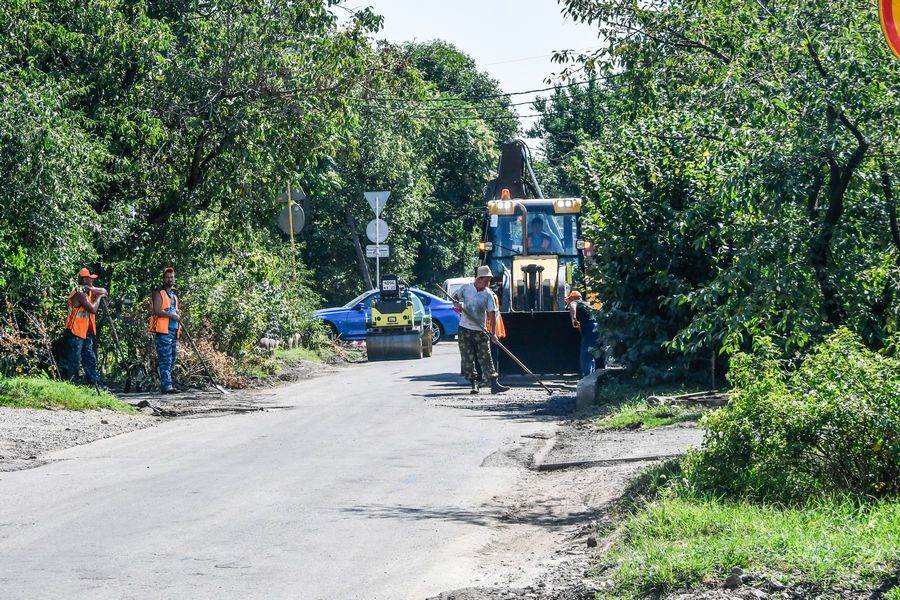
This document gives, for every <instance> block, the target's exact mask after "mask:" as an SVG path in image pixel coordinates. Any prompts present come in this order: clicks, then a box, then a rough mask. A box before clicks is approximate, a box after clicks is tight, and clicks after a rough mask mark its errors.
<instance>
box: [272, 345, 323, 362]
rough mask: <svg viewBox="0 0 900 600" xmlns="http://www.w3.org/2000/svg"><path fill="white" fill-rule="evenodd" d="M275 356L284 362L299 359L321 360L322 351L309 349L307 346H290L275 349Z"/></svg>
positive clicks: (297, 360) (298, 360)
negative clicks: (289, 347) (288, 347)
mask: <svg viewBox="0 0 900 600" xmlns="http://www.w3.org/2000/svg"><path fill="white" fill-rule="evenodd" d="M275 358H276V359H278V360H281V361H284V362H300V361H301V360H305V361H310V362H322V360H323V355H322V352H319V351H317V350H310V349H309V348H291V349H284V350H282V349H280V348H279V349H278V350H276V351H275Z"/></svg>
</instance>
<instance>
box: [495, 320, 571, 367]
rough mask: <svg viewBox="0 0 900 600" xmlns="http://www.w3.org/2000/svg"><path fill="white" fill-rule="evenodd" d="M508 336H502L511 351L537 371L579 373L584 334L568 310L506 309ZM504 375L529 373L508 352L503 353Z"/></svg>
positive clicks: (498, 365)
mask: <svg viewBox="0 0 900 600" xmlns="http://www.w3.org/2000/svg"><path fill="white" fill-rule="evenodd" d="M503 322H504V324H505V325H506V338H505V339H503V340H501V341H502V342H503V345H504V346H506V347H507V348H508V349H509V350H510V352H512V353H513V354H515V355H516V357H517V358H518V359H519V360H520V361H522V362H523V363H524V364H525V366H526V367H528V368H529V369H531V371H532V372H534V373H535V374H536V375H550V376H553V375H578V374H580V373H581V367H580V365H579V360H578V356H579V346H580V344H581V334H579V333H578V330H577V329H575V328H574V327H572V319H571V317H570V316H569V313H568V312H567V311H555V312H508V313H503ZM497 372H498V373H499V374H500V375H525V372H524V371H523V370H522V369H521V368H520V367H519V366H518V365H517V364H516V363H515V362H513V360H512V359H511V358H510V357H509V356H507V355H506V353H504V352H502V351H501V352H500V353H499V357H498V360H497Z"/></svg>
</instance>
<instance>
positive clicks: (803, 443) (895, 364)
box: [685, 329, 900, 503]
mask: <svg viewBox="0 0 900 600" xmlns="http://www.w3.org/2000/svg"><path fill="white" fill-rule="evenodd" d="M776 355H777V351H776V349H775V346H774V344H772V343H771V342H770V341H769V340H763V341H762V342H761V343H760V344H758V346H757V348H756V351H755V353H754V354H752V355H749V354H739V355H737V356H736V357H735V358H734V360H733V361H732V364H731V369H730V371H729V380H730V382H731V383H732V385H733V392H732V402H731V403H730V404H729V406H727V407H725V408H723V409H721V410H719V411H716V412H715V413H712V414H710V415H708V416H707V417H706V418H705V419H704V420H703V421H702V422H701V425H702V427H703V428H704V429H705V430H706V437H705V440H704V443H703V447H702V448H701V449H700V450H698V451H696V452H693V453H692V454H690V455H689V456H688V458H687V459H686V461H685V481H686V482H687V484H688V485H689V486H690V487H692V488H693V489H694V490H696V491H698V492H701V493H710V494H715V495H722V494H724V495H728V496H739V495H741V496H749V497H751V498H756V499H760V500H770V501H778V502H788V503H793V502H803V501H805V500H807V499H809V498H811V497H818V496H829V497H838V496H842V495H847V494H849V495H855V496H864V497H869V498H883V497H897V496H900V360H898V359H897V358H891V357H886V356H882V355H879V354H876V353H874V352H872V351H870V350H868V349H867V348H866V347H865V346H864V345H863V343H862V340H861V339H860V338H859V337H858V336H856V335H855V334H853V333H850V332H849V331H847V330H845V329H842V330H839V331H838V332H836V333H834V334H833V335H832V336H830V337H829V338H828V339H827V340H826V341H825V342H823V343H822V344H820V345H819V346H817V347H816V348H815V350H814V352H813V353H812V354H811V355H809V356H808V357H807V358H806V359H805V360H804V361H803V362H802V363H801V365H800V367H799V368H798V369H797V370H796V371H794V372H793V373H790V374H788V373H786V372H784V371H783V369H782V368H781V363H780V362H779V361H778V359H777V358H776Z"/></svg>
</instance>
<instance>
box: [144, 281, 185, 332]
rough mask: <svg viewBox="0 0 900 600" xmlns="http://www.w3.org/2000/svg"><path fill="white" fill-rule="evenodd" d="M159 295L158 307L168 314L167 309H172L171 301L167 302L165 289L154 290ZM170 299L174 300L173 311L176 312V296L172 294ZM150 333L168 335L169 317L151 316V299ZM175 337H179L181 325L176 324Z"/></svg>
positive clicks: (151, 309)
mask: <svg viewBox="0 0 900 600" xmlns="http://www.w3.org/2000/svg"><path fill="white" fill-rule="evenodd" d="M156 292H157V293H158V294H159V298H160V304H159V307H160V308H161V309H162V310H163V311H164V312H168V311H169V308H171V307H172V301H171V300H169V295H168V294H167V293H166V290H165V288H160V289H158V290H156ZM172 297H173V298H175V311H176V312H177V311H178V296H177V295H176V294H175V293H174V292H173V293H172ZM150 311H151V314H150V331H151V332H152V333H162V334H166V333H169V317H157V316H156V315H154V314H152V311H153V299H152V298H151V299H150ZM175 337H176V338H178V337H181V323H179V324H178V330H177V331H176V332H175Z"/></svg>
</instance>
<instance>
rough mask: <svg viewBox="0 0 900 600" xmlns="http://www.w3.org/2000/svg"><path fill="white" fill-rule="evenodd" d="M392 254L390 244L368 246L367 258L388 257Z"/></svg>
mask: <svg viewBox="0 0 900 600" xmlns="http://www.w3.org/2000/svg"><path fill="white" fill-rule="evenodd" d="M390 255H391V253H390V246H374V245H373V246H366V258H387V257H389V256H390Z"/></svg>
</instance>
